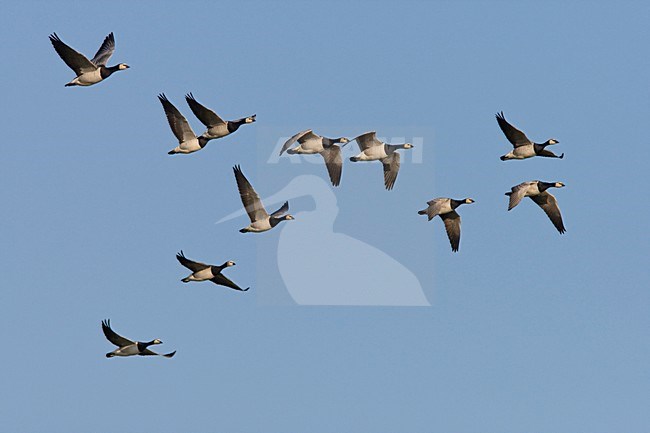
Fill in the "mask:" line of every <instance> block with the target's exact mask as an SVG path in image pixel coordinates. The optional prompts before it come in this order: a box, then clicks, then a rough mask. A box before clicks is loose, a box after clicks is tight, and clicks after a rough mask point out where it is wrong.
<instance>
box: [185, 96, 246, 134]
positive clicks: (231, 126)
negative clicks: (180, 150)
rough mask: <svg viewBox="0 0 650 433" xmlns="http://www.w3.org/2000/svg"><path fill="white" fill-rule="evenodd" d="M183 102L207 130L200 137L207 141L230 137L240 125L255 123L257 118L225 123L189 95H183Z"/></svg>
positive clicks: (244, 118)
mask: <svg viewBox="0 0 650 433" xmlns="http://www.w3.org/2000/svg"><path fill="white" fill-rule="evenodd" d="M185 101H187V105H189V106H190V109H191V110H192V113H194V115H195V116H196V117H197V118H198V119H199V120H200V121H201V123H203V124H204V125H205V126H206V127H207V128H208V130H207V131H205V132H204V133H203V134H201V137H203V138H205V139H207V140H212V139H215V138H222V137H225V136H226V135H230V134H232V133H233V132H235V131H236V130H238V129H239V127H240V126H241V125H244V124H248V123H253V122H255V117H257V115H256V114H253V115H252V116H248V117H243V118H241V119H237V120H228V121H226V120H223V119H222V118H221V117H219V116H218V115H217V113H215V112H214V111H212V110H210V109H209V108H207V107H205V106H203V105H201V104H199V102H198V101H197V100H196V99H194V95H192V94H191V93H188V94H187V95H185Z"/></svg>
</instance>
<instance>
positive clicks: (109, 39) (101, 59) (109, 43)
mask: <svg viewBox="0 0 650 433" xmlns="http://www.w3.org/2000/svg"><path fill="white" fill-rule="evenodd" d="M113 51H115V37H114V36H113V32H111V33H109V35H108V36H106V38H105V39H104V42H102V46H101V47H99V49H98V50H97V53H95V57H93V58H92V60H90V61H91V62H92V63H93V64H94V65H97V66H105V65H106V62H108V59H110V58H111V56H112V55H113Z"/></svg>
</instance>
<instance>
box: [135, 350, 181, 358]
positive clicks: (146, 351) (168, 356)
mask: <svg viewBox="0 0 650 433" xmlns="http://www.w3.org/2000/svg"><path fill="white" fill-rule="evenodd" d="M138 355H140V356H164V357H165V358H171V357H172V356H174V355H176V351H175V350H174V351H173V352H171V353H165V354H164V355H161V354H160V353H156V352H154V351H152V350H149V349H144V350H143V351H142V352H140V353H138Z"/></svg>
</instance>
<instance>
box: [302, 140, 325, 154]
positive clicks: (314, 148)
mask: <svg viewBox="0 0 650 433" xmlns="http://www.w3.org/2000/svg"><path fill="white" fill-rule="evenodd" d="M298 147H300V150H301V152H300V153H304V154H314V153H321V152H322V151H323V150H325V149H324V148H323V143H322V141H321V140H307V141H304V142H302V143H301V144H300V146H298Z"/></svg>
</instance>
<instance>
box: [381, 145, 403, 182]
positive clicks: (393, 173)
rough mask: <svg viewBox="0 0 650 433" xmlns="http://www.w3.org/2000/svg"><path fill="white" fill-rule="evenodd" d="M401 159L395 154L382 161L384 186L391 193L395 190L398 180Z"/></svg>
mask: <svg viewBox="0 0 650 433" xmlns="http://www.w3.org/2000/svg"><path fill="white" fill-rule="evenodd" d="M399 159H400V157H399V153H397V152H393V154H392V155H390V156H387V157H386V158H384V159H382V160H381V163H382V164H383V165H384V185H385V186H386V189H387V190H389V191H390V190H391V189H393V186H394V185H395V180H396V179H397V173H398V172H399Z"/></svg>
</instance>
